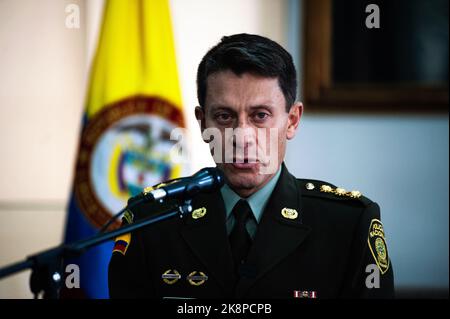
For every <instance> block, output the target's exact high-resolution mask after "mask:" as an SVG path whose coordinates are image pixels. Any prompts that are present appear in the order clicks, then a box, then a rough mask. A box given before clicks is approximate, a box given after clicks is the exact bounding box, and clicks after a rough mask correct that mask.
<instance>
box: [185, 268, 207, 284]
mask: <svg viewBox="0 0 450 319" xmlns="http://www.w3.org/2000/svg"><path fill="white" fill-rule="evenodd" d="M186 279H187V280H188V282H189V283H190V284H191V285H192V286H200V285H203V284H204V283H205V281H207V280H208V276H206V275H205V273H204V272H201V271H193V272H191V273H190V274H189V275H188V276H187V278H186Z"/></svg>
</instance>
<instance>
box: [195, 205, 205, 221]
mask: <svg viewBox="0 0 450 319" xmlns="http://www.w3.org/2000/svg"><path fill="white" fill-rule="evenodd" d="M205 215H206V208H205V207H202V208H197V209H196V210H194V211H193V212H192V219H199V218H202V217H203V216H205Z"/></svg>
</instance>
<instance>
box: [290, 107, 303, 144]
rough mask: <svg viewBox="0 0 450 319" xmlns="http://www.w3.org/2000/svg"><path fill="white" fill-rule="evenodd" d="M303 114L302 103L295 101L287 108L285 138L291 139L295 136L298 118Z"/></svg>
mask: <svg viewBox="0 0 450 319" xmlns="http://www.w3.org/2000/svg"><path fill="white" fill-rule="evenodd" d="M302 114H303V104H302V103H301V102H295V103H294V105H292V107H291V109H290V110H289V114H288V126H287V131H286V138H287V139H288V140H291V139H293V138H294V136H295V132H296V131H297V127H298V124H299V123H300V118H301V117H302Z"/></svg>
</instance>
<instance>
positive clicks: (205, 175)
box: [194, 167, 225, 190]
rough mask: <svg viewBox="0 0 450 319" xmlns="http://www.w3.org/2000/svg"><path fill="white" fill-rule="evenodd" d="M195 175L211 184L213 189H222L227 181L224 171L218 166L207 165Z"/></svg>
mask: <svg viewBox="0 0 450 319" xmlns="http://www.w3.org/2000/svg"><path fill="white" fill-rule="evenodd" d="M194 177H195V178H196V179H197V178H198V180H202V181H203V182H205V183H208V184H210V186H211V190H216V189H220V188H221V187H222V186H223V184H224V183H225V177H224V175H223V172H222V171H221V170H220V169H218V168H217V167H205V168H202V169H201V170H199V171H198V172H197V173H195V175H194Z"/></svg>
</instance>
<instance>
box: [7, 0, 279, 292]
mask: <svg viewBox="0 0 450 319" xmlns="http://www.w3.org/2000/svg"><path fill="white" fill-rule="evenodd" d="M71 3H75V4H78V5H79V6H80V11H81V25H80V28H79V29H68V28H66V27H65V24H64V23H65V19H66V15H67V13H66V12H65V8H66V5H68V4H71ZM101 6H102V1H101V0H89V1H83V0H70V1H69V0H40V1H35V0H3V1H0V147H1V150H2V157H1V159H0V176H1V179H0V242H1V243H2V245H1V247H2V248H1V249H0V252H1V253H0V267H1V266H3V265H6V264H9V263H11V262H14V261H17V260H20V259H22V258H25V256H27V255H28V254H30V253H33V252H36V251H38V250H41V249H44V248H47V247H50V246H52V245H56V244H58V243H59V242H60V241H61V238H62V235H63V225H64V218H65V214H66V212H65V206H66V203H67V197H68V194H69V192H70V185H71V179H72V174H73V171H72V170H73V165H74V158H75V152H76V144H77V142H78V133H79V124H80V121H81V115H82V110H83V99H84V93H85V90H86V79H87V75H88V72H87V70H88V67H89V64H90V60H91V56H92V53H93V51H94V49H95V41H96V34H97V30H98V25H99V20H100V16H101ZM171 6H172V18H173V25H174V33H175V41H176V48H177V56H178V67H179V72H180V79H181V87H182V93H183V101H184V105H185V108H186V111H187V113H186V117H187V119H188V128H190V129H191V130H192V135H191V145H195V147H194V149H195V152H194V153H192V154H191V155H192V161H191V162H192V163H193V164H192V167H191V171H195V170H197V169H199V168H200V167H203V166H205V165H212V161H211V160H210V159H209V156H208V151H207V148H206V146H205V145H203V144H202V142H201V140H200V138H199V131H198V128H197V127H196V125H197V123H196V122H195V119H194V117H193V111H192V110H193V107H194V106H195V105H196V103H197V100H196V94H195V92H196V89H195V71H196V67H197V65H198V63H199V61H200V59H201V57H202V55H203V54H204V53H205V52H206V50H207V49H208V48H210V47H211V46H212V45H214V44H215V43H216V42H217V41H218V40H219V39H220V37H221V36H223V35H227V34H233V33H238V32H249V33H258V34H262V35H266V36H269V37H271V38H273V39H274V40H277V41H279V42H280V43H282V44H285V41H286V37H285V34H286V30H285V26H286V23H285V21H284V17H285V16H286V7H287V0H279V1H272V0H245V1H243V0H228V1H222V0H216V1H211V0H189V1H185V0H172V1H171ZM28 279H29V272H23V273H20V274H18V275H15V276H13V277H11V278H8V279H3V280H0V298H29V297H31V294H30V292H29V291H28Z"/></svg>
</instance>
